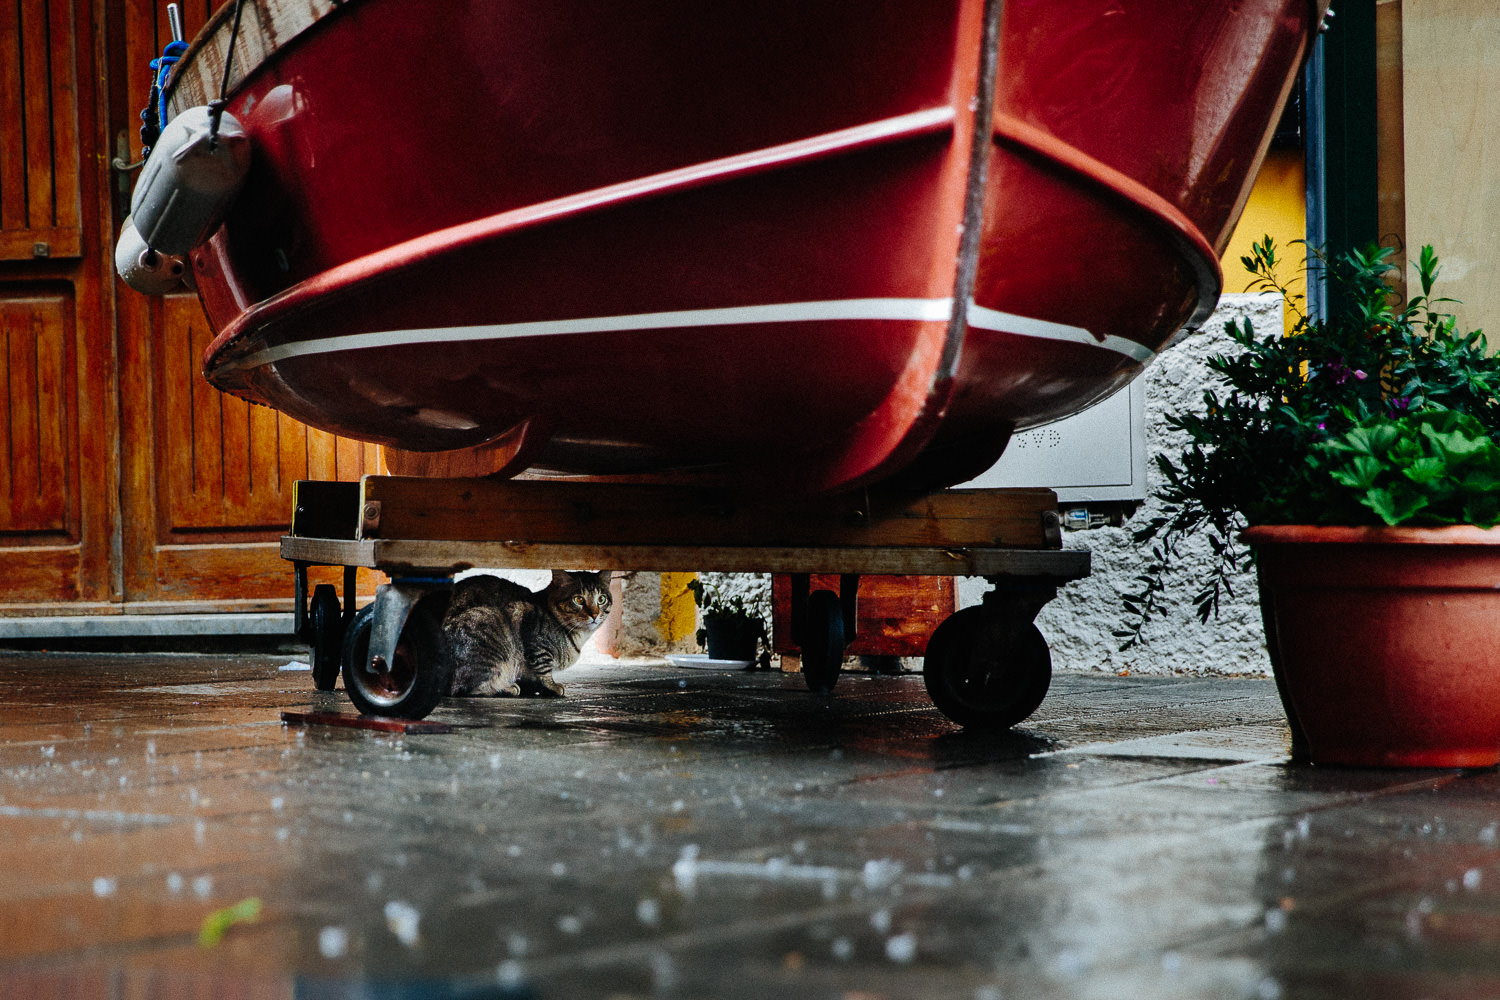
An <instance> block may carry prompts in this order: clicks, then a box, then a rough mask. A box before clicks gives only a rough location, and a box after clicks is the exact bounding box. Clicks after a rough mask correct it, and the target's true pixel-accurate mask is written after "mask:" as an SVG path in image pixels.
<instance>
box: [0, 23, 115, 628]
mask: <svg viewBox="0 0 1500 1000" xmlns="http://www.w3.org/2000/svg"><path fill="white" fill-rule="evenodd" d="M93 13H94V11H93V9H92V8H91V6H90V0H36V2H27V3H13V4H4V5H0V375H3V377H0V579H3V580H4V585H3V586H4V589H3V596H0V604H3V605H4V608H0V611H3V612H4V613H10V612H11V610H13V609H14V608H15V606H16V605H25V606H27V607H28V608H32V609H35V610H52V611H75V610H77V609H78V608H80V607H84V606H88V605H95V606H107V605H109V604H111V603H112V602H115V601H117V600H118V599H119V596H120V592H119V586H118V584H119V581H118V577H117V574H116V572H115V569H116V567H115V566H114V565H113V564H112V560H111V558H110V553H111V548H112V542H113V531H114V527H115V522H116V518H115V517H114V513H113V511H112V508H113V506H114V504H113V502H112V500H111V498H112V496H113V495H114V491H115V484H116V482H117V479H116V475H115V462H114V451H113V447H112V442H113V440H114V439H115V437H116V427H115V422H114V417H113V412H114V411H113V402H114V394H113V379H112V374H113V372H112V367H113V366H112V363H111V352H110V345H111V332H112V331H111V326H110V324H109V322H108V321H107V319H108V316H109V312H110V300H109V293H110V288H109V286H108V285H107V284H106V283H105V282H104V280H103V277H102V273H101V271H100V268H99V266H98V261H97V260H96V259H95V255H96V253H97V242H96V241H94V240H92V239H91V237H92V236H93V235H94V234H97V233H98V232H99V229H100V219H101V216H102V215H103V214H104V213H106V212H107V211H108V208H107V204H106V203H105V201H104V196H103V194H102V191H101V186H100V183H99V174H98V172H97V171H95V170H91V169H88V167H89V166H90V165H91V160H92V158H91V156H90V153H91V152H92V151H94V150H95V149H98V148H100V146H101V143H102V140H103V133H102V130H101V129H100V127H99V121H100V119H99V115H98V113H97V103H98V96H99V95H98V92H97V91H96V89H95V87H94V81H95V74H94V73H93V72H91V70H92V68H93V66H94V65H95V63H94V57H95V52H96V46H95V36H94V30H93V29H94V21H93V17H92V15H93Z"/></svg>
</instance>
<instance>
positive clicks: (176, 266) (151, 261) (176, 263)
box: [115, 218, 188, 295]
mask: <svg viewBox="0 0 1500 1000" xmlns="http://www.w3.org/2000/svg"><path fill="white" fill-rule="evenodd" d="M115 273H116V274H118V275H119V276H120V280H121V281H123V282H125V284H127V285H129V286H130V287H131V288H134V289H135V290H136V291H138V292H140V293H141V294H142V295H165V294H167V293H168V292H170V291H174V290H175V289H177V288H178V287H180V286H181V285H182V283H183V280H184V279H185V278H186V277H187V275H188V267H187V261H185V260H183V259H182V258H181V257H173V256H170V255H168V254H164V253H159V252H157V251H156V250H153V249H151V248H150V247H149V246H147V245H146V241H145V240H143V239H141V234H140V233H139V232H137V231H136V228H135V223H134V222H133V221H132V220H131V219H129V218H127V219H126V220H125V225H124V226H123V227H122V228H121V229H120V239H119V241H118V242H116V243H115Z"/></svg>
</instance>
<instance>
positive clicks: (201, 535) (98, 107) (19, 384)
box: [0, 0, 379, 615]
mask: <svg viewBox="0 0 1500 1000" xmlns="http://www.w3.org/2000/svg"><path fill="white" fill-rule="evenodd" d="M184 7H185V8H186V9H185V11H184V13H185V15H186V19H187V27H188V31H189V33H192V32H193V31H196V30H197V29H198V28H199V27H200V26H201V25H202V23H203V22H204V21H205V20H206V18H207V16H208V14H209V9H210V4H209V3H208V2H207V0H189V2H187V3H185V4H184ZM166 37H167V29H166V5H165V2H154V0H153V2H147V0H26V2H24V3H9V4H0V376H3V377H0V579H3V580H4V590H3V592H0V614H11V615H14V614H48V613H50V614H79V613H94V614H109V613H128V612H150V611H166V610H171V611H189V610H252V611H272V610H278V611H285V610H288V609H290V607H291V594H292V582H291V573H290V569H289V567H288V566H287V565H286V564H285V563H284V562H282V560H281V559H280V557H279V554H278V546H277V538H278V537H279V536H280V535H281V534H282V533H283V532H284V531H285V530H286V526H287V523H288V521H289V519H290V516H291V503H292V493H291V484H292V482H293V481H294V480H296V479H299V478H319V479H332V478H343V479H351V478H357V477H358V476H359V475H361V474H363V473H364V472H366V471H377V468H376V467H377V465H378V461H379V459H378V453H377V449H375V448H374V447H373V446H366V445H361V444H359V443H356V442H351V441H344V440H340V439H337V438H334V437H333V436H332V435H329V434H323V433H319V432H316V431H311V430H309V429H308V428H306V427H304V426H302V425H301V424H298V423H296V422H295V421H291V420H288V419H286V418H284V417H281V416H280V415H278V414H276V413H274V412H272V411H270V410H265V409H259V408H251V407H249V406H248V405H246V404H244V403H242V402H240V401H238V400H235V399H232V398H229V397H225V396H222V395H220V394H219V393H218V392H216V391H215V390H213V389H211V388H210V387H209V386H208V385H207V384H206V383H205V382H204V381H203V379H202V377H201V376H200V375H199V372H198V364H199V362H198V358H199V356H200V355H201V353H202V350H203V347H204V346H205V345H206V343H207V341H208V338H209V336H210V332H209V330H208V326H207V323H206V322H205V320H204V317H203V313H202V310H201V309H199V307H198V304H197V301H196V299H195V298H194V297H193V295H192V293H191V292H188V291H186V290H183V291H182V292H180V293H178V294H174V295H169V296H167V297H165V298H156V299H153V298H148V297H145V296H142V295H139V294H137V293H135V292H133V291H131V290H130V289H129V288H127V287H125V286H124V285H123V284H121V283H119V282H118V280H117V279H116V278H115V276H114V266H113V248H114V242H115V238H116V235H117V233H118V232H119V226H120V223H121V222H122V221H123V218H124V216H125V213H126V212H127V211H128V195H129V190H130V184H131V183H133V181H134V174H133V173H132V172H128V171H120V170H117V169H116V168H114V167H112V166H111V160H114V159H117V158H118V159H119V161H120V162H122V163H123V162H125V161H130V160H134V159H136V158H138V157H139V155H140V137H139V127H140V121H139V118H138V115H139V110H140V108H141V107H142V106H143V104H144V103H145V100H146V93H147V90H148V88H149V83H150V80H149V69H148V63H149V61H150V59H151V58H152V57H153V56H154V55H155V54H156V53H157V52H159V51H160V46H161V45H162V44H163V43H164V42H165V41H166ZM101 80H102V81H103V82H104V84H105V86H104V88H103V89H102V90H101V89H100V88H99V87H98V85H97V84H98V82H99V81H101ZM331 578H332V577H331V576H330V579H331Z"/></svg>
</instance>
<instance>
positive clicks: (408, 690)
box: [342, 598, 451, 719]
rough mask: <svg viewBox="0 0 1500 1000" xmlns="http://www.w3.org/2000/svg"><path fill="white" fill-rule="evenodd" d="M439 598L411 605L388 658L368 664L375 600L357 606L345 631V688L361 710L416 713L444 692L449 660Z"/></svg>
mask: <svg viewBox="0 0 1500 1000" xmlns="http://www.w3.org/2000/svg"><path fill="white" fill-rule="evenodd" d="M440 606H441V602H439V601H435V600H429V599H426V598H424V599H423V600H421V601H418V602H417V605H416V607H414V608H412V609H411V614H410V615H409V616H408V617H407V619H406V626H405V627H404V628H403V629H402V630H401V637H400V638H399V639H397V640H396V655H395V656H394V657H392V660H393V662H392V663H390V664H387V665H385V666H384V667H383V668H376V667H372V666H371V665H370V663H369V659H370V633H371V631H372V629H373V628H374V624H375V605H374V604H369V605H366V606H365V607H363V608H361V609H360V610H359V612H358V613H357V614H356V615H355V616H354V620H353V621H351V622H350V623H349V631H348V632H347V633H346V634H345V636H344V650H343V656H342V660H343V670H344V691H345V693H347V694H348V695H349V700H350V701H352V702H354V707H355V708H357V709H359V711H360V714H362V715H379V716H385V717H388V718H397V719H421V718H424V717H425V716H426V715H427V713H428V712H431V711H432V710H433V709H434V708H436V707H437V704H438V702H440V701H442V700H443V698H444V697H445V696H446V695H447V694H448V685H449V681H450V679H451V678H450V676H449V672H450V670H449V665H448V663H447V662H446V659H445V657H444V656H443V655H442V652H443V646H442V642H443V640H442V629H441V624H442V616H441V612H440V610H439V608H440Z"/></svg>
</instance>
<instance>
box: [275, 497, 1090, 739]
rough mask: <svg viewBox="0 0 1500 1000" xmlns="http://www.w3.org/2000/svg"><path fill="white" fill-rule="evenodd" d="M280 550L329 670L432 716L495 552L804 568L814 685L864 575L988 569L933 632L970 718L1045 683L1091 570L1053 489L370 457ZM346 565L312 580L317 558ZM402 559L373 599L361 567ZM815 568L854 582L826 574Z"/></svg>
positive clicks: (983, 721)
mask: <svg viewBox="0 0 1500 1000" xmlns="http://www.w3.org/2000/svg"><path fill="white" fill-rule="evenodd" d="M295 496H296V499H295V510H294V512H293V515H292V526H291V533H290V534H288V535H286V536H284V537H283V538H282V540H281V555H282V557H283V558H284V559H287V560H289V561H290V562H291V563H292V564H293V567H294V573H295V577H296V626H297V632H298V635H299V636H300V637H302V638H303V639H304V641H306V642H307V643H308V644H309V645H310V646H311V647H312V659H313V677H314V682H315V684H316V685H317V687H318V688H320V689H322V690H332V689H333V687H334V684H335V682H336V680H337V678H338V676H339V675H340V673H342V676H343V679H344V689H345V691H346V692H347V693H348V695H349V697H350V700H352V701H353V702H354V704H355V705H356V707H358V708H359V709H360V711H361V712H362V713H364V714H366V715H371V716H381V717H394V718H403V719H420V718H422V717H424V716H425V715H426V714H427V713H428V712H430V711H431V710H432V709H433V708H434V707H435V706H436V705H437V703H438V702H439V701H440V700H441V699H442V698H443V697H444V696H445V695H446V694H447V692H448V685H449V680H450V678H449V676H448V674H447V672H446V670H445V667H444V663H443V660H444V658H443V657H442V655H441V653H442V636H441V631H440V628H439V626H440V623H441V621H442V614H443V611H444V609H445V608H446V606H447V600H448V595H449V592H450V591H451V588H452V585H453V576H454V574H455V573H457V572H460V571H462V570H466V569H471V568H475V567H485V568H494V569H551V568H554V567H567V568H574V569H583V568H586V569H598V570H606V569H618V570H650V571H664V572H698V571H721V572H760V573H766V572H772V573H790V574H793V601H792V623H791V625H792V633H793V640H794V642H796V643H797V645H798V646H799V647H800V649H801V658H802V671H803V675H804V677H805V678H806V680H807V684H808V687H809V688H811V689H812V690H813V691H816V692H820V693H828V692H831V690H832V689H833V687H834V685H835V684H836V683H837V681H838V676H839V672H840V669H841V666H842V663H843V656H844V649H845V647H846V646H847V644H848V642H849V641H850V640H851V639H852V638H853V633H854V623H855V620H856V616H855V611H856V606H857V601H858V582H859V577H860V576H861V575H868V574H882V575H884V574H891V575H928V576H981V577H985V578H987V579H988V580H990V581H991V582H992V583H993V584H994V589H993V590H992V591H991V592H989V593H988V594H986V596H985V599H984V603H983V604H982V605H980V606H977V607H971V608H965V609H962V610H960V611H958V612H956V613H954V614H953V615H951V616H950V617H949V618H948V619H947V620H945V621H944V622H943V623H942V624H941V625H939V627H938V629H937V630H936V631H935V632H934V633H933V636H932V638H931V640H930V641H929V643H928V647H927V652H926V656H925V658H924V667H923V678H924V680H925V682H926V685H927V690H928V692H929V694H930V695H931V696H932V699H933V702H934V704H935V705H936V706H937V707H938V708H939V709H941V710H942V711H943V713H944V714H946V715H947V716H948V717H949V718H951V719H953V720H954V721H956V722H958V723H960V724H962V725H965V726H971V727H980V728H1004V727H1008V726H1011V725H1014V724H1015V723H1017V722H1019V721H1021V720H1022V719H1024V718H1026V717H1027V716H1028V715H1030V714H1031V713H1032V712H1033V711H1034V710H1035V709H1036V707H1037V706H1038V705H1040V704H1041V702H1042V699H1043V698H1044V697H1045V696H1046V693H1047V687H1048V684H1049V682H1050V679H1051V674H1052V667H1051V654H1050V652H1049V651H1048V649H1047V643H1046V640H1045V639H1044V638H1043V637H1042V635H1041V633H1040V632H1038V631H1037V628H1036V626H1035V624H1034V623H1033V619H1034V618H1035V617H1036V614H1037V612H1038V611H1039V610H1040V609H1041V608H1042V606H1043V605H1045V604H1046V603H1047V602H1048V601H1049V600H1051V599H1052V598H1053V597H1055V596H1056V595H1057V588H1058V586H1059V585H1061V584H1063V583H1066V582H1068V581H1070V580H1076V579H1079V578H1081V577H1084V576H1087V575H1088V572H1089V554H1088V553H1087V552H1083V551H1076V550H1066V551H1065V550H1063V549H1062V548H1061V545H1062V539H1061V530H1060V527H1059V520H1058V515H1057V511H1056V506H1057V500H1056V496H1055V494H1053V493H1052V491H1050V490H1032V489H1012V490H944V491H941V492H937V493H930V494H925V495H918V496H913V495H909V494H907V495H900V494H880V493H871V492H863V493H858V494H845V495H842V496H834V497H811V498H806V497H804V498H795V499H790V500H788V499H786V498H770V497H765V496H757V495H752V494H734V493H729V492H726V491H723V490H708V489H697V488H688V487H680V486H659V485H636V484H615V483H576V482H547V481H537V480H528V481H517V480H490V479H428V478H415V477H412V478H406V477H392V476H367V477H365V478H364V479H363V480H362V481H361V482H358V483H344V482H317V481H304V482H299V483H298V484H297V487H296V494H295ZM311 566H341V567H343V568H344V586H343V597H342V600H340V597H339V594H338V590H337V588H336V587H334V586H333V585H332V584H321V585H319V586H317V587H316V588H314V589H313V591H312V593H311V594H309V592H308V572H307V571H308V568H309V567H311ZM361 567H363V568H368V569H373V570H379V571H382V572H384V573H386V574H388V575H389V577H390V583H388V584H383V585H381V586H380V587H379V588H378V590H377V593H376V597H375V600H374V602H373V603H372V604H370V605H368V606H366V607H365V608H362V609H358V610H356V607H355V605H356V598H355V574H356V570H357V569H358V568H361ZM813 573H837V574H840V576H841V578H842V579H841V587H840V594H835V593H833V592H832V591H830V590H817V591H811V592H810V587H809V577H810V575H811V574H813Z"/></svg>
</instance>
